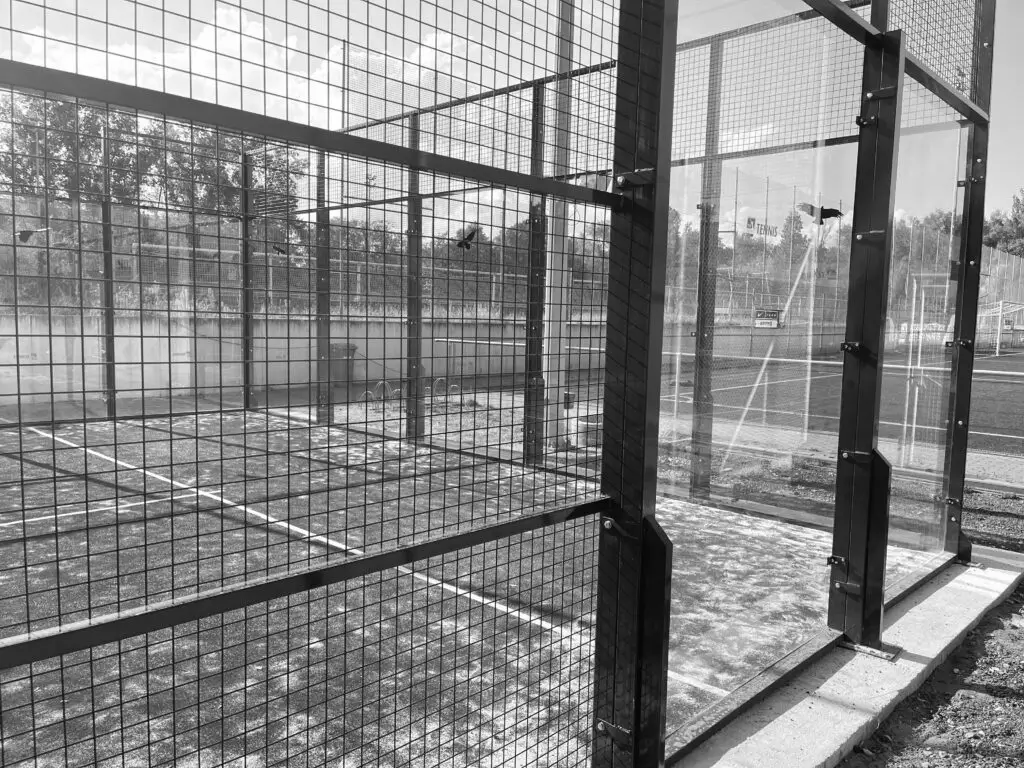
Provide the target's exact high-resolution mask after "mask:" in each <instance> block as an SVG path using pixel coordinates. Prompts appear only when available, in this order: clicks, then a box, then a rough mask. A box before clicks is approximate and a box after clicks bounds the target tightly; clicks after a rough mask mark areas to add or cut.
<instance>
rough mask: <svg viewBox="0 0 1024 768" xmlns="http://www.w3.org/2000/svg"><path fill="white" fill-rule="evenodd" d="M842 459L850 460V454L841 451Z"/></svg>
mask: <svg viewBox="0 0 1024 768" xmlns="http://www.w3.org/2000/svg"><path fill="white" fill-rule="evenodd" d="M843 458H844V459H848V458H850V452H849V451H843Z"/></svg>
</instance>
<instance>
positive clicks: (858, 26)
mask: <svg viewBox="0 0 1024 768" xmlns="http://www.w3.org/2000/svg"><path fill="white" fill-rule="evenodd" d="M804 2H805V3H807V5H809V6H811V8H813V9H814V10H815V11H817V12H818V14H820V15H821V16H824V17H825V18H826V19H828V20H829V21H831V22H832V23H833V24H835V25H836V26H837V27H839V28H840V29H841V30H843V32H845V33H846V34H848V35H849V36H850V37H852V38H853V39H854V40H856V41H857V42H858V43H861V44H862V45H880V44H881V35H882V30H880V29H878V28H877V27H875V26H873V25H872V24H871V23H870V22H869V21H868V20H867V19H865V18H864V17H863V16H861V15H860V14H858V13H854V11H853V9H852V8H851V7H850V6H848V5H847V4H846V3H843V2H840V0H804Z"/></svg>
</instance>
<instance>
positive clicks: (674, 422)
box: [658, 4, 863, 751]
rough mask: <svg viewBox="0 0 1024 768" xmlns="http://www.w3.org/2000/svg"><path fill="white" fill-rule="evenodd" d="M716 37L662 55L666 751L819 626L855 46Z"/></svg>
mask: <svg viewBox="0 0 1024 768" xmlns="http://www.w3.org/2000/svg"><path fill="white" fill-rule="evenodd" d="M744 5H745V6H746V4H744ZM751 5H753V4H751ZM782 6H785V4H781V5H780V4H772V5H771V9H772V10H773V11H775V14H774V15H778V11H779V10H780V9H781V8H782ZM794 9H795V10H803V9H804V7H803V6H802V5H797V6H794ZM732 10H735V9H732ZM761 10H762V11H764V13H768V8H767V4H765V7H764V8H762V9H761ZM683 13H684V18H683V22H684V23H685V21H686V19H685V11H684V12H683ZM708 15H709V18H710V16H711V15H714V16H715V18H717V19H718V22H719V24H720V25H725V23H726V19H725V16H726V15H727V14H726V12H725V9H724V8H723V9H722V10H721V12H718V11H717V9H716V11H715V12H711V11H709V12H708ZM769 15H770V14H769ZM759 18H764V17H763V16H762V17H759ZM746 21H747V18H746V17H744V22H746ZM717 31H721V32H722V33H723V35H722V37H721V38H717V39H715V40H713V41H711V42H709V41H707V40H704V41H703V42H702V41H699V40H698V41H696V42H694V43H692V44H689V45H684V46H683V48H682V49H681V50H680V52H679V55H678V57H677V79H676V90H677V95H678V96H679V97H680V99H681V104H682V106H680V103H677V105H676V121H675V124H674V131H673V143H672V146H673V161H674V163H675V165H676V167H675V168H674V170H673V175H672V183H671V198H670V205H671V213H670V220H669V244H668V267H667V278H666V312H665V343H664V347H663V358H662V361H663V366H662V389H661V432H660V442H659V474H658V482H659V485H658V490H659V498H658V519H659V521H660V523H661V525H662V526H663V527H664V528H665V530H666V532H667V533H668V535H669V536H670V537H671V538H672V540H673V544H674V547H675V550H674V559H675V561H676V562H677V563H679V565H678V566H677V567H676V571H675V573H674V579H673V595H672V598H673V614H672V632H671V637H672V645H671V647H670V650H669V664H670V674H669V710H668V733H669V738H668V748H669V750H670V751H671V750H672V749H674V748H677V747H679V746H680V745H682V744H684V743H686V741H687V740H688V739H689V738H690V737H691V736H692V735H693V733H694V732H696V731H699V729H700V723H701V713H702V712H703V711H704V710H705V709H706V708H707V707H709V706H712V705H714V704H715V703H716V702H717V701H719V700H720V699H722V698H723V697H724V696H726V695H728V694H729V693H731V692H732V691H734V690H735V689H736V688H737V687H738V686H740V685H742V684H743V683H745V682H746V681H747V680H749V679H750V678H751V677H753V676H755V675H758V674H759V673H761V672H763V671H764V670H765V669H766V668H767V667H769V666H771V665H772V664H774V663H775V662H776V661H778V660H779V659H780V658H781V657H782V656H784V655H785V654H786V653H788V652H790V651H791V650H793V648H795V647H796V646H798V645H799V644H800V643H801V642H803V641H804V640H806V639H807V638H808V637H809V636H811V635H812V634H813V633H814V632H816V631H817V630H819V629H820V628H821V627H823V626H824V624H825V613H826V602H827V588H826V576H827V572H826V569H825V568H824V567H823V564H824V561H825V558H826V557H827V555H828V553H829V551H830V547H831V542H832V533H831V531H832V515H833V497H834V493H835V491H834V487H835V454H836V447H837V427H838V413H839V385H840V381H841V370H842V369H841V365H842V360H841V358H840V356H839V354H838V350H839V343H840V342H841V341H842V335H843V327H844V323H845V316H846V294H847V283H848V272H849V252H850V223H851V210H850V209H851V205H852V200H853V191H854V180H855V175H856V157H857V145H856V139H857V136H856V134H852V133H851V128H852V129H854V130H855V125H854V120H853V118H854V116H855V114H856V110H857V106H858V104H859V96H860V78H861V64H862V61H863V54H862V51H861V49H860V47H859V46H857V45H856V44H855V43H852V42H851V41H850V40H849V39H847V38H845V37H844V36H843V35H842V33H840V32H838V31H837V30H836V29H835V28H834V27H832V26H831V25H830V24H829V23H828V22H825V21H823V20H822V19H820V18H816V17H813V18H806V19H804V18H800V17H795V16H793V17H787V18H784V19H779V20H778V21H777V22H773V23H772V24H767V25H759V26H756V27H753V28H751V29H749V30H735V31H728V30H723V29H721V28H719V29H718V30H717ZM716 117H717V120H716ZM709 123H710V124H711V130H709ZM716 123H717V126H716ZM716 128H717V130H716ZM715 151H717V152H718V153H719V154H717V155H714V154H713V152H715ZM702 236H703V238H706V242H704V243H703V244H702ZM705 334H706V335H705Z"/></svg>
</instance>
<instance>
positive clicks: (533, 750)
mask: <svg viewBox="0 0 1024 768" xmlns="http://www.w3.org/2000/svg"><path fill="white" fill-rule="evenodd" d="M596 533H597V525H596V523H595V522H593V521H590V522H587V521H581V522H576V523H567V524H563V525H560V526H558V527H556V528H550V529H548V530H545V531H543V532H537V533H533V534H525V535H521V536H517V537H514V538H512V539H509V540H506V541H503V542H499V543H494V544H488V545H482V546H479V547H474V548H471V549H467V550H460V551H458V552H455V553H452V554H450V555H447V556H444V557H438V558H433V559H431V560H427V561H419V562H414V563H411V564H410V565H409V566H406V567H402V568H398V569H391V570H387V571H383V572H380V573H379V574H374V575H372V576H367V577H364V578H362V579H358V580H353V581H349V582H346V583H344V584H342V585H336V586H330V587H325V588H318V589H314V590H312V591H311V592H309V593H306V594H303V595H296V596H292V597H290V598H283V599H278V600H273V601H271V602H268V603H262V604H258V605H256V606H253V607H250V608H247V609H243V610H236V611H230V612H228V613H225V614H222V615H219V616H216V617H213V618H206V619H200V620H198V621H193V622H188V623H186V624H181V625H177V626H175V627H174V628H173V629H167V630H160V631H156V632H152V633H149V634H147V635H143V636H139V637H135V638H131V639H129V640H125V641H122V642H120V643H114V644H107V645H101V646H97V647H95V648H92V649H91V650H89V651H83V652H77V653H73V654H69V655H65V656H62V657H58V658H55V659H51V660H48V661H45V662H39V663H36V664H33V665H30V666H23V667H16V668H12V669H8V670H5V671H3V672H0V708H2V710H3V713H4V717H3V720H2V722H0V743H2V745H3V747H2V758H0V762H2V763H3V765H5V766H12V767H13V766H21V765H27V764H32V765H39V766H50V765H53V766H58V765H59V766H77V765H100V766H108V765H115V764H116V765H147V766H158V765H238V764H252V762H253V761H256V762H258V764H259V765H266V766H272V765H281V766H284V765H287V766H296V765H305V766H314V765H335V766H336V765H346V766H348V765H351V766H361V765H380V766H397V765H410V766H419V765H431V766H434V765H437V766H485V765H506V764H509V763H510V762H514V764H515V765H524V766H527V765H529V766H556V765H557V766H584V765H589V740H590V735H589V734H590V727H589V723H590V720H591V717H590V714H589V712H590V701H591V698H592V694H591V690H590V686H591V672H590V663H591V656H592V653H593V651H592V643H593V638H592V631H593V611H594V595H593V589H592V587H593V581H594V575H595V574H594V568H595V561H596ZM33 760H34V761H33Z"/></svg>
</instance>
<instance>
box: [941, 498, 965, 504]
mask: <svg viewBox="0 0 1024 768" xmlns="http://www.w3.org/2000/svg"><path fill="white" fill-rule="evenodd" d="M943 501H945V502H946V505H947V506H950V507H962V506H963V505H964V500H963V499H956V498H953V497H952V496H947V497H946V498H945V499H943Z"/></svg>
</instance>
